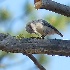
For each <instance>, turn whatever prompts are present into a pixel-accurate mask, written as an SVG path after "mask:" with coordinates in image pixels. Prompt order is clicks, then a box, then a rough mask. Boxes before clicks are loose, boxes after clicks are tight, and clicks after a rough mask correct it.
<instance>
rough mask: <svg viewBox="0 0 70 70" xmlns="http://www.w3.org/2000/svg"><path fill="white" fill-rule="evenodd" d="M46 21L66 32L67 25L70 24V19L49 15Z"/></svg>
mask: <svg viewBox="0 0 70 70" xmlns="http://www.w3.org/2000/svg"><path fill="white" fill-rule="evenodd" d="M45 19H46V20H47V21H48V22H49V23H51V24H52V25H53V26H55V27H56V28H58V29H61V30H64V28H66V26H67V24H70V18H68V17H65V16H62V15H52V14H51V15H48V16H47V17H46V16H45Z"/></svg>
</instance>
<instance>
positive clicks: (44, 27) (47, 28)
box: [26, 19, 63, 38]
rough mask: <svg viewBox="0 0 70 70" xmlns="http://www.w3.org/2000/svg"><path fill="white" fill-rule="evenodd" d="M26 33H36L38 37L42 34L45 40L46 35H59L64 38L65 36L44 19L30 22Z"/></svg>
mask: <svg viewBox="0 0 70 70" xmlns="http://www.w3.org/2000/svg"><path fill="white" fill-rule="evenodd" d="M26 31H27V32H28V33H35V34H37V35H39V34H41V37H42V38H44V37H45V36H46V35H52V34H58V35H60V36H61V37H63V35H62V34H61V33H60V32H59V31H58V30H57V29H56V28H55V27H53V26H52V25H50V23H48V22H47V21H45V20H42V19H38V20H34V21H31V22H29V23H28V24H27V25H26Z"/></svg>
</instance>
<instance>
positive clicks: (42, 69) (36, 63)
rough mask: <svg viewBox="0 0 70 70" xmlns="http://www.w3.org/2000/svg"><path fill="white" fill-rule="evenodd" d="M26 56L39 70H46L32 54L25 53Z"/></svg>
mask: <svg viewBox="0 0 70 70" xmlns="http://www.w3.org/2000/svg"><path fill="white" fill-rule="evenodd" d="M26 56H28V57H29V58H30V59H31V60H32V61H33V62H34V64H35V65H36V66H37V67H38V68H39V69H40V70H46V69H45V68H44V67H43V66H42V65H41V64H40V63H39V62H38V61H37V59H36V58H35V57H34V56H33V55H32V54H27V53H26Z"/></svg>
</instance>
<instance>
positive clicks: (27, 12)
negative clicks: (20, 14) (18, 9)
mask: <svg viewBox="0 0 70 70" xmlns="http://www.w3.org/2000/svg"><path fill="white" fill-rule="evenodd" d="M24 8H25V10H24V9H23V11H24V14H25V15H26V16H28V15H30V14H31V13H32V12H33V11H34V7H33V6H32V5H31V4H30V3H29V1H28V0H27V1H26V3H25V5H24Z"/></svg>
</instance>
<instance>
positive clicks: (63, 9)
mask: <svg viewBox="0 0 70 70" xmlns="http://www.w3.org/2000/svg"><path fill="white" fill-rule="evenodd" d="M34 2H35V8H36V9H46V10H49V11H53V12H55V13H58V14H61V15H64V16H67V17H70V6H66V5H64V4H60V3H57V2H55V1H52V0H34Z"/></svg>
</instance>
